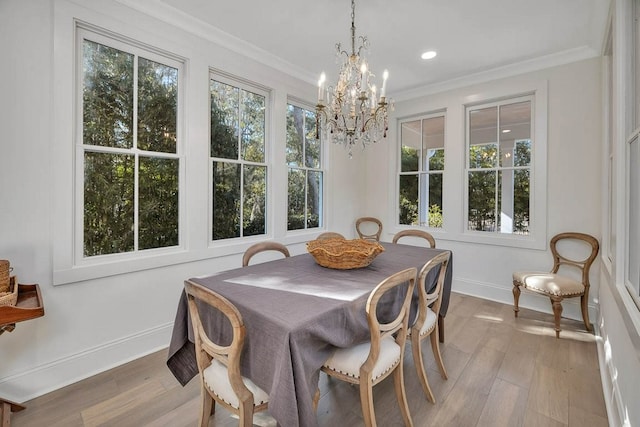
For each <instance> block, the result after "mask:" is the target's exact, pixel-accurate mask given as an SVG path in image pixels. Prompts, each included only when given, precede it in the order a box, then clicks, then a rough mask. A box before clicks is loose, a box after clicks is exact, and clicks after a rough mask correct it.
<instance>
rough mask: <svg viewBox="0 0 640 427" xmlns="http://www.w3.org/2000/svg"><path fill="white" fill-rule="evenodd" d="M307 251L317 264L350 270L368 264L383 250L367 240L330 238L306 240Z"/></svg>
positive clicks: (378, 245)
mask: <svg viewBox="0 0 640 427" xmlns="http://www.w3.org/2000/svg"><path fill="white" fill-rule="evenodd" d="M307 251H309V253H310V254H311V255H313V258H314V259H315V260H316V262H317V263H318V265H321V266H323V267H327V268H334V269H337V270H350V269H353V268H362V267H366V266H368V265H369V264H371V262H373V260H374V258H375V257H376V256H378V254H379V253H381V252H384V248H383V247H382V246H381V245H380V244H379V243H378V242H372V241H369V240H363V239H354V240H345V239H339V238H331V239H322V240H312V241H310V242H307Z"/></svg>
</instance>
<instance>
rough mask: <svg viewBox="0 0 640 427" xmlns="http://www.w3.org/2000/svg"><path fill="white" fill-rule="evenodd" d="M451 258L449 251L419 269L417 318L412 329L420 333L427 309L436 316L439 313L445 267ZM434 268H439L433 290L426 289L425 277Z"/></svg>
mask: <svg viewBox="0 0 640 427" xmlns="http://www.w3.org/2000/svg"><path fill="white" fill-rule="evenodd" d="M450 258H451V251H445V252H442V253H440V254H438V255H436V256H434V257H433V258H431V259H430V260H429V261H427V263H426V264H425V265H424V266H423V267H422V268H421V269H420V274H419V275H418V284H417V286H418V298H419V303H418V304H419V305H418V318H417V319H416V321H415V323H414V324H413V328H415V329H417V330H418V331H420V329H421V328H422V325H423V324H424V322H425V321H426V320H427V307H429V306H431V310H433V312H434V313H436V315H438V314H439V313H440V304H441V303H442V298H441V296H442V290H443V289H444V278H445V275H446V273H447V266H448V265H449V259H450ZM435 268H439V271H438V279H437V281H436V286H435V288H433V289H431V291H429V289H427V286H428V285H427V277H428V276H429V273H430V272H431V271H433V270H434V269H435ZM432 304H433V305H432Z"/></svg>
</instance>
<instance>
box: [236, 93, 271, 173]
mask: <svg viewBox="0 0 640 427" xmlns="http://www.w3.org/2000/svg"><path fill="white" fill-rule="evenodd" d="M240 94H241V97H242V98H241V100H242V108H241V110H240V111H241V122H240V128H241V129H242V158H243V159H244V160H247V161H250V162H264V129H265V123H264V111H265V110H264V96H262V95H257V94H255V93H251V92H247V91H245V90H241V91H240Z"/></svg>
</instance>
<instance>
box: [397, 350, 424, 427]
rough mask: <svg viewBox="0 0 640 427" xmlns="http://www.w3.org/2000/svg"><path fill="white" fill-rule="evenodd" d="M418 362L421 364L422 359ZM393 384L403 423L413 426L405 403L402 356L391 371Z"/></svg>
mask: <svg viewBox="0 0 640 427" xmlns="http://www.w3.org/2000/svg"><path fill="white" fill-rule="evenodd" d="M420 364H421V365H422V359H421V361H420ZM423 369H424V367H423ZM425 379H426V377H425ZM393 385H394V386H395V389H396V397H397V398H398V406H400V412H402V419H404V425H405V426H406V427H413V420H411V413H410V412H409V404H408V403H407V394H406V392H405V388H404V372H403V370H402V358H401V359H400V364H399V365H398V366H397V367H396V371H395V372H394V373H393Z"/></svg>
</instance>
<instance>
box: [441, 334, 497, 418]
mask: <svg viewBox="0 0 640 427" xmlns="http://www.w3.org/2000/svg"><path fill="white" fill-rule="evenodd" d="M503 359H504V353H503V352H501V351H497V350H495V349H493V348H491V347H487V346H482V347H481V348H480V349H479V350H478V351H477V352H476V353H475V354H474V355H473V357H472V358H471V360H470V361H469V363H468V364H467V366H466V367H465V369H464V371H463V372H462V374H461V375H460V378H458V380H457V381H456V384H455V386H454V387H453V389H452V390H451V392H450V393H449V395H448V396H447V398H446V399H445V400H444V401H443V402H442V408H440V410H439V411H438V414H437V416H436V417H435V418H434V419H433V425H441V426H452V427H454V426H460V427H466V426H473V425H475V424H476V422H477V421H478V419H479V418H480V415H481V413H482V410H483V408H484V405H485V403H486V401H487V398H488V396H489V391H490V390H491V386H492V385H493V381H494V379H495V377H496V375H497V373H498V369H499V368H500V364H501V363H502V361H503ZM479 373H482V374H479Z"/></svg>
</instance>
